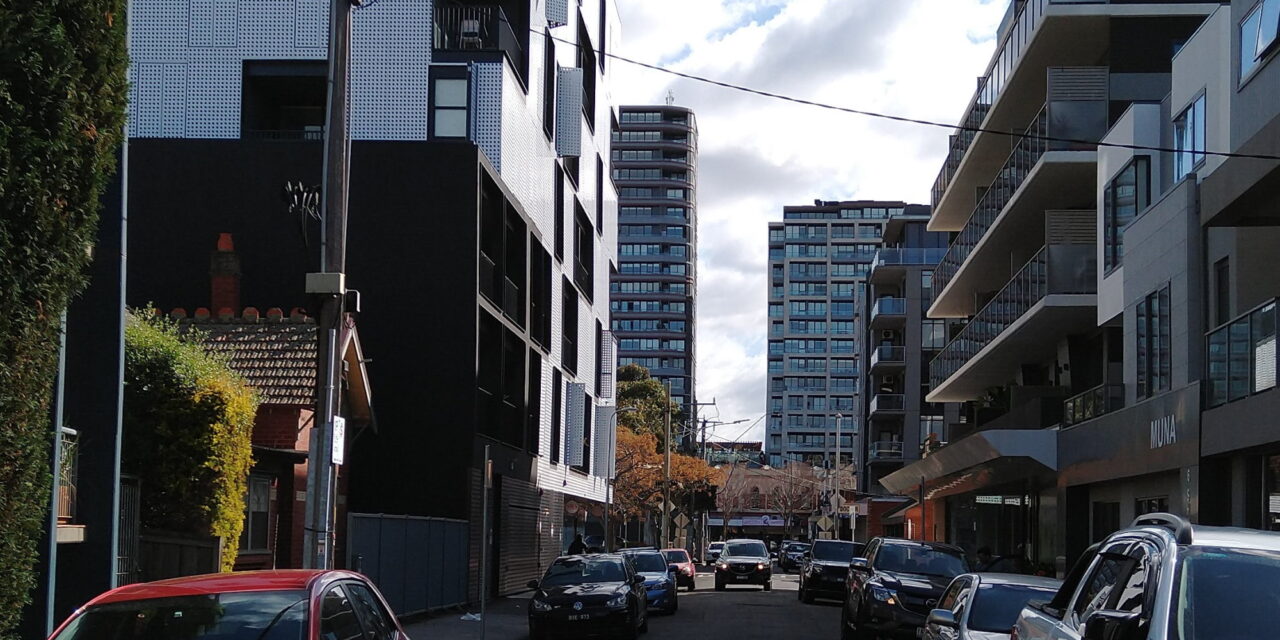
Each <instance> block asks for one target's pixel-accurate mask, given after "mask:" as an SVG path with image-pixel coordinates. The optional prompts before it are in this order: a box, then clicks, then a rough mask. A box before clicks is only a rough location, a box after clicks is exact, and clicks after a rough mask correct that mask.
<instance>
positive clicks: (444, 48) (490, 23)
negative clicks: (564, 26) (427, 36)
mask: <svg viewBox="0 0 1280 640" xmlns="http://www.w3.org/2000/svg"><path fill="white" fill-rule="evenodd" d="M527 26H528V25H517V24H515V23H513V22H511V21H510V20H509V19H508V17H507V14H506V12H505V11H503V10H502V7H501V6H498V5H463V4H453V3H438V4H437V5H436V7H435V30H434V32H433V38H432V48H434V49H435V55H434V56H433V58H432V61H433V62H472V61H478V60H483V59H485V58H487V57H488V56H485V55H484V54H490V55H492V54H501V55H502V56H505V57H506V58H507V60H508V61H510V63H511V66H512V67H513V68H514V70H515V71H516V74H517V75H519V76H520V78H521V80H526V79H525V74H526V73H527V71H526V69H527V68H528V61H527V60H526V59H525V49H524V46H523V45H522V44H521V43H522V42H523V41H524V40H525V39H524V38H523V37H522V36H524V34H523V33H521V32H522V31H527V29H526V28H525V27H527ZM477 54H479V55H477ZM494 61H495V62H496V61H498V60H494Z"/></svg>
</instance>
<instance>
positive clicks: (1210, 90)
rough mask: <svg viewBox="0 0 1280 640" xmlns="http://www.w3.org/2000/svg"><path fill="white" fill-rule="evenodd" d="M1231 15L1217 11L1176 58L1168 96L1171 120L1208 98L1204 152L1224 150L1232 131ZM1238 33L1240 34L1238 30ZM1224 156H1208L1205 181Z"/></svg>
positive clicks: (1202, 175)
mask: <svg viewBox="0 0 1280 640" xmlns="http://www.w3.org/2000/svg"><path fill="white" fill-rule="evenodd" d="M1232 30H1233V26H1232V21H1231V15H1230V11H1228V10H1227V8H1226V7H1223V8H1221V9H1218V10H1217V11H1215V12H1213V14H1212V15H1210V16H1209V18H1208V19H1207V20H1205V22H1204V24H1203V25H1201V26H1200V29H1198V30H1197V31H1196V32H1195V34H1194V35H1193V36H1192V37H1191V39H1190V40H1188V41H1187V43H1186V44H1185V45H1183V47H1182V49H1181V50H1179V51H1178V55H1176V56H1174V58H1173V90H1172V92H1171V93H1170V95H1169V107H1170V112H1171V114H1172V117H1174V118H1176V117H1178V115H1179V114H1180V113H1182V111H1183V110H1184V109H1186V108H1187V105H1189V104H1191V103H1192V102H1193V101H1194V100H1195V99H1196V98H1198V97H1199V96H1200V95H1201V94H1204V96H1205V124H1206V126H1205V148H1206V149H1209V150H1225V149H1226V148H1227V147H1228V144H1229V141H1228V138H1229V137H1230V131H1231V97H1232V93H1233V91H1232V82H1231V74H1229V73H1226V69H1227V65H1228V62H1227V61H1228V60H1230V59H1231V51H1232V49H1231V31H1232ZM1237 31H1238V30H1237ZM1223 160H1224V159H1223V158H1222V157H1221V156H1208V157H1206V158H1205V161H1204V166H1202V167H1200V168H1199V169H1198V170H1197V173H1199V175H1200V178H1201V179H1204V178H1205V177H1207V176H1208V175H1209V174H1211V173H1213V171H1214V170H1215V169H1217V168H1218V167H1219V166H1221V165H1222V162H1223Z"/></svg>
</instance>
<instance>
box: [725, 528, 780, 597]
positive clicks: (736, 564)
mask: <svg viewBox="0 0 1280 640" xmlns="http://www.w3.org/2000/svg"><path fill="white" fill-rule="evenodd" d="M772 577H773V560H772V559H771V558H770V557H769V548H768V547H766V546H764V543H763V542H760V541H759V540H730V541H728V542H726V543H724V549H723V550H722V551H721V552H720V559H718V560H716V591H724V588H725V585H730V584H758V585H763V586H764V590H765V591H769V590H772V589H773V582H772V580H771V578H772Z"/></svg>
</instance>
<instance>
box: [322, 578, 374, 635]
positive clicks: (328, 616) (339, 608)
mask: <svg viewBox="0 0 1280 640" xmlns="http://www.w3.org/2000/svg"><path fill="white" fill-rule="evenodd" d="M320 636H321V637H323V638H325V639H326V640H360V638H362V637H363V636H364V630H363V629H361V627H360V619H359V618H357V617H356V610H355V608H354V607H353V606H352V604H351V601H350V600H349V599H347V594H346V592H344V591H343V590H342V587H334V588H332V589H330V590H329V591H328V592H327V593H325V594H324V600H323V601H321V603H320Z"/></svg>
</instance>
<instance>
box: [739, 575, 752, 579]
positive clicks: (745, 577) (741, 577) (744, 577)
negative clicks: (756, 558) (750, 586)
mask: <svg viewBox="0 0 1280 640" xmlns="http://www.w3.org/2000/svg"><path fill="white" fill-rule="evenodd" d="M750 577H751V576H738V579H739V580H746V579H748V578H750Z"/></svg>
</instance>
